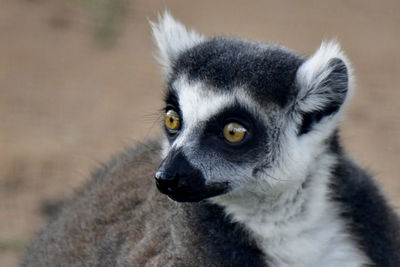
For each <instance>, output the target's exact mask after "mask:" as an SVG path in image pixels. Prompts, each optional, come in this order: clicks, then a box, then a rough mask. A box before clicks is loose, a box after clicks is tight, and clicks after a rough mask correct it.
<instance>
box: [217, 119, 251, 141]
mask: <svg viewBox="0 0 400 267" xmlns="http://www.w3.org/2000/svg"><path fill="white" fill-rule="evenodd" d="M222 133H223V135H224V138H225V139H226V140H228V141H229V142H231V143H238V142H240V141H242V140H243V139H244V137H245V136H246V133H247V130H246V128H244V126H243V125H241V124H239V123H237V122H231V123H228V124H227V125H225V127H224V130H223V132H222Z"/></svg>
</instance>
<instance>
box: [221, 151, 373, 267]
mask: <svg viewBox="0 0 400 267" xmlns="http://www.w3.org/2000/svg"><path fill="white" fill-rule="evenodd" d="M335 159H336V158H335V156H334V155H332V154H329V153H324V154H321V155H320V156H319V157H318V158H316V160H315V161H313V165H312V167H310V168H308V171H307V172H306V173H305V174H304V176H303V177H296V179H294V177H291V178H290V179H289V178H288V177H286V178H287V179H282V182H281V183H279V184H278V185H274V186H270V187H267V186H259V187H256V188H254V187H253V188H252V189H243V191H241V192H237V193H235V194H232V195H226V196H223V197H221V198H217V199H216V200H215V202H216V203H217V204H219V205H221V206H222V207H224V209H225V212H226V213H227V214H229V215H230V216H231V218H232V220H233V221H235V222H239V223H240V224H242V225H243V226H244V228H245V229H247V230H248V232H249V233H250V235H251V236H252V237H253V238H254V240H255V241H256V242H257V243H258V244H259V246H260V247H261V248H262V250H263V251H264V253H265V257H266V261H267V263H268V264H269V266H331V265H330V262H332V266H339V265H340V266H362V265H359V263H360V262H367V260H366V258H365V256H364V255H363V254H362V253H360V252H359V251H358V249H357V248H356V246H355V245H354V244H353V241H351V239H350V238H349V237H348V236H347V234H345V225H344V222H343V221H342V219H341V218H340V216H339V211H338V209H339V207H338V206H337V205H336V204H335V203H334V202H333V201H331V200H330V196H329V193H330V192H329V181H330V177H331V174H330V173H331V169H332V167H333V165H334V164H335V163H336V160H335ZM260 188H266V189H260ZM318 253H319V254H318ZM338 262H339V263H342V264H339V265H335V264H337V263H338ZM321 264H322V265H321Z"/></svg>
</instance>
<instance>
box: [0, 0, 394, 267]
mask: <svg viewBox="0 0 400 267" xmlns="http://www.w3.org/2000/svg"><path fill="white" fill-rule="evenodd" d="M106 1H107V0H102V1H99V2H98V3H105V2H106ZM84 2H85V0H76V1H62V0H30V1H28V0H1V1H0V36H1V37H0V150H1V153H0V265H1V266H15V265H17V263H18V260H17V259H18V257H19V255H20V253H21V251H22V250H23V247H24V246H25V244H27V242H29V240H30V239H31V238H32V235H33V233H34V232H35V231H37V229H38V228H39V227H41V226H42V225H43V224H44V223H45V218H44V217H43V216H42V215H41V214H40V206H41V203H42V202H43V201H44V200H48V199H54V198H60V197H64V196H67V195H68V194H69V193H70V192H71V191H72V189H73V188H75V187H77V186H79V184H81V183H82V181H83V180H85V179H86V178H87V177H88V175H89V172H90V171H91V170H92V169H93V168H95V167H96V166H98V164H99V163H100V162H103V161H105V160H107V158H109V157H110V155H112V154H114V153H117V152H118V151H120V150H121V149H122V148H123V147H124V146H128V145H131V144H133V143H135V141H137V140H141V139H143V138H145V137H146V136H149V135H156V134H157V132H158V131H159V126H158V124H157V123H158V118H159V117H158V110H159V109H160V107H161V95H162V85H161V79H160V77H159V70H158V66H157V64H156V62H155V60H154V59H153V56H152V53H153V45H152V43H151V36H150V30H149V26H148V21H147V19H148V18H150V19H154V18H155V14H156V12H157V11H160V10H162V9H164V8H165V7H167V8H168V9H169V10H171V11H172V13H173V14H174V15H175V16H176V17H178V18H179V19H181V20H182V21H184V22H185V23H186V24H188V25H191V26H192V27H194V28H196V29H198V30H199V31H201V32H203V33H205V34H207V35H215V34H221V33H223V34H224V35H232V36H240V37H245V38H248V39H253V40H260V41H273V42H278V43H281V44H284V45H286V46H288V47H290V48H292V49H294V50H297V51H301V52H302V53H303V54H305V55H307V54H310V53H311V52H312V51H313V50H314V49H316V48H317V47H318V45H319V43H320V41H321V40H322V39H326V38H332V37H336V38H337V39H338V40H340V41H341V43H342V44H343V47H344V49H345V50H346V52H347V54H348V55H349V57H350V59H351V60H352V62H353V65H354V69H355V75H356V77H357V88H358V91H357V95H356V97H355V99H354V101H353V103H352V105H351V107H350V109H349V112H348V114H347V117H346V119H345V121H344V127H343V136H344V141H345V143H346V145H347V147H348V150H349V151H350V153H351V154H352V155H354V157H356V158H357V159H358V161H359V162H360V163H361V164H363V165H364V166H366V167H368V168H369V169H370V170H371V171H372V172H373V173H375V174H376V177H377V180H378V181H379V182H380V184H382V186H383V188H384V190H385V192H387V194H388V195H389V197H390V199H391V200H392V201H393V203H394V204H395V205H396V206H399V205H400V177H399V175H398V173H400V160H399V156H398V155H399V153H400V138H399V137H400V115H399V99H400V90H399V84H400V53H399V52H398V51H399V50H398V48H399V47H400V15H399V14H400V2H399V1H345V0H340V1H324V2H322V1H296V3H293V2H294V1H276V2H272V1H246V2H245V1H239V0H237V1H236V0H230V1H210V0H203V1H196V2H195V1H168V0H165V1H145V0H135V1H133V0H131V1H129V0H126V1H125V2H124V1H120V2H121V3H124V4H126V7H125V6H124V7H123V10H124V12H123V14H124V18H123V20H121V21H120V22H119V25H120V26H119V27H118V31H117V32H116V35H115V36H114V37H115V39H113V41H114V42H113V43H112V44H111V45H110V44H109V45H102V44H101V42H102V41H98V40H97V41H96V38H94V35H93V33H94V31H95V29H96V27H97V26H98V24H99V23H101V22H100V20H99V19H96V18H98V17H99V14H101V12H100V13H99V12H97V13H96V11H95V12H93V7H91V8H92V9H91V8H90V7H89V8H88V6H85V5H84V4H83V3H84ZM87 2H90V1H87ZM91 2H95V1H91ZM244 3H246V5H244ZM91 10H92V11H91ZM96 16H97V17H96ZM100 17H101V16H100ZM117 26H118V25H117ZM114 37H112V38H114Z"/></svg>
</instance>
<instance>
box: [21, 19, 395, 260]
mask: <svg viewBox="0 0 400 267" xmlns="http://www.w3.org/2000/svg"><path fill="white" fill-rule="evenodd" d="M152 27H153V33H154V39H155V41H156V44H157V46H158V51H159V53H158V59H159V60H160V62H161V65H162V68H163V73H164V76H165V80H166V84H167V92H166V98H165V101H166V105H165V106H166V108H165V109H166V111H167V110H169V109H174V110H175V111H176V112H177V113H178V114H179V115H180V117H181V127H180V128H179V129H178V130H176V131H170V130H168V129H167V128H166V129H165V130H166V131H165V135H164V137H163V138H162V141H161V143H162V146H160V142H159V141H146V142H144V143H143V144H142V145H138V146H136V147H135V148H130V149H128V150H127V151H125V152H124V153H121V154H120V155H118V156H117V157H115V158H114V159H113V160H111V161H110V162H108V163H107V164H106V165H105V166H104V167H102V168H101V169H99V170H97V171H96V172H95V173H94V174H93V175H92V178H91V179H90V180H89V181H88V183H87V184H86V185H85V186H84V187H82V188H81V189H80V190H78V191H77V192H76V194H75V195H74V196H73V197H72V199H71V200H70V201H68V202H67V204H66V205H65V207H64V208H63V209H62V211H61V212H60V214H59V215H58V216H57V218H56V219H55V220H53V221H52V222H51V223H50V224H49V225H48V226H47V227H46V228H45V229H44V230H42V231H41V232H40V233H39V234H38V235H37V237H36V238H35V240H34V241H33V243H32V245H31V246H30V248H29V249H28V250H27V252H26V253H25V255H24V257H23V260H22V266H124V267H126V266H160V267H161V266H162V267H164V266H174V267H176V266H185V267H187V266H215V267H221V266H226V267H229V266H230V267H231V266H238V267H239V266H240V267H242V266H246V267H247V266H253V267H254V266H269V267H288V266H291V267H321V266H323V267H333V266H334V267H337V266H340V267H355V266H358V267H360V266H378V267H398V266H400V253H399V251H400V227H399V219H398V217H397V215H396V214H395V212H394V211H393V209H392V208H391V207H390V205H389V204H388V203H387V201H386V199H385V198H384V197H383V196H382V194H381V193H380V191H379V189H378V187H377V186H376V185H375V184H374V182H373V181H372V179H371V178H370V176H369V175H368V174H367V173H366V172H365V171H364V170H362V169H360V168H359V167H358V166H357V165H355V164H354V163H353V162H352V161H351V160H350V159H349V158H348V157H347V155H346V153H345V152H344V151H343V149H342V147H341V145H340V140H339V136H338V130H337V128H338V123H339V121H340V118H341V116H342V113H343V108H344V106H345V105H346V104H347V102H348V100H349V98H350V96H351V94H352V91H353V86H352V73H351V67H350V65H349V62H348V60H347V58H346V57H345V55H344V54H343V52H342V51H341V49H340V47H339V46H338V44H336V43H335V42H328V43H323V44H322V45H321V47H320V48H319V49H318V50H317V51H316V52H315V53H314V54H313V55H312V56H311V57H309V58H303V57H301V56H299V55H298V54H296V53H294V52H292V51H290V50H288V49H286V48H283V47H281V46H278V45H271V44H262V43H254V42H248V41H243V40H237V39H232V38H206V37H204V36H202V35H200V34H198V33H195V32H194V31H189V30H187V29H186V28H185V27H184V26H183V25H182V24H181V23H179V22H177V21H175V20H174V19H173V18H172V17H171V16H170V15H169V14H168V13H165V14H164V15H163V16H161V17H160V19H159V22H158V23H155V24H153V25H152ZM232 121H234V122H239V123H240V124H242V125H243V126H244V127H246V129H247V130H248V132H247V135H246V136H245V139H244V140H243V142H240V143H238V144H230V143H227V142H226V141H225V140H224V139H223V138H222V136H221V132H222V128H223V127H224V125H225V124H226V123H229V122H232ZM158 166H159V168H158V170H156V169H157V167H158ZM154 174H155V176H156V184H157V188H158V189H159V190H160V191H161V192H162V193H164V194H160V192H158V191H157V190H156V186H155V185H154V181H153V177H152V176H153V175H154ZM168 198H170V199H173V200H176V201H171V200H170V199H168ZM182 202H190V203H182Z"/></svg>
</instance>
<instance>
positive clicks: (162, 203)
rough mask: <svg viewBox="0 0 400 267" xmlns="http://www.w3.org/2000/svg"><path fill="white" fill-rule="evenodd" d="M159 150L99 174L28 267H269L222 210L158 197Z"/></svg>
mask: <svg viewBox="0 0 400 267" xmlns="http://www.w3.org/2000/svg"><path fill="white" fill-rule="evenodd" d="M159 150H160V146H159V144H158V141H149V142H145V143H143V144H140V145H138V146H136V147H135V148H133V149H128V150H127V151H126V152H125V153H122V154H120V155H119V156H117V157H115V158H114V159H113V160H111V161H110V162H109V163H108V164H107V165H105V166H104V167H103V168H101V169H100V170H98V171H97V172H96V173H94V174H93V176H92V179H91V180H90V181H89V182H88V183H87V184H86V185H85V186H84V187H83V188H82V189H80V190H79V191H78V192H76V194H75V196H74V201H72V203H71V204H70V205H68V206H67V207H65V208H64V209H63V210H62V212H61V214H60V215H59V216H58V217H57V218H56V219H55V220H54V221H53V222H51V223H50V224H49V225H48V226H47V227H46V228H45V229H44V230H43V231H41V232H40V233H39V234H38V236H37V237H36V238H35V240H34V242H33V243H32V245H31V246H30V248H29V249H28V251H27V252H26V254H25V256H24V258H23V261H22V266H245V265H246V264H248V265H247V266H264V265H263V264H264V263H263V261H262V258H261V255H262V254H261V252H260V250H259V249H258V248H257V247H256V246H255V245H254V244H253V242H252V241H251V240H250V239H248V238H247V237H246V235H245V234H244V232H243V230H241V229H240V228H237V227H236V225H235V224H232V223H230V222H229V220H228V219H227V218H226V216H224V215H223V211H222V210H221V209H220V208H219V207H217V206H215V205H211V204H207V203H205V202H202V203H196V204H179V203H176V202H173V201H171V200H169V199H168V198H167V197H166V196H164V195H162V194H160V193H159V192H157V190H156V188H155V186H154V181H153V175H154V172H155V169H156V168H157V167H158V165H159V163H160V158H159V157H158V156H155V155H158V154H159ZM233 251H236V252H235V253H232V252H233Z"/></svg>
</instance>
